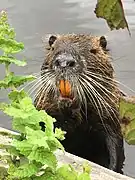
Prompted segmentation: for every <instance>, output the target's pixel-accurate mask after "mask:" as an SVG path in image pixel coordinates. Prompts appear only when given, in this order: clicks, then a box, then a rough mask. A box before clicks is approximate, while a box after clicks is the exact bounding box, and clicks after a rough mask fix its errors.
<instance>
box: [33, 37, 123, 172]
mask: <svg viewBox="0 0 135 180" xmlns="http://www.w3.org/2000/svg"><path fill="white" fill-rule="evenodd" d="M50 42H51V46H50V47H49V48H47V49H48V50H47V52H46V54H45V61H44V63H43V65H42V70H43V69H45V67H46V66H47V67H48V68H50V69H51V68H52V61H53V59H55V55H56V54H57V53H58V52H61V51H66V52H68V53H69V54H70V53H71V54H72V53H73V54H75V57H77V55H78V54H79V56H80V58H81V60H83V62H82V66H80V68H82V69H81V70H82V71H83V69H84V70H86V69H88V71H90V72H93V73H96V74H97V75H100V76H101V77H106V80H107V82H103V81H102V80H100V79H98V83H100V84H101V85H102V86H104V87H105V89H106V90H107V91H106V92H109V91H110V92H111V93H112V94H113V95H112V94H110V93H108V96H109V97H110V98H111V99H112V101H110V99H109V98H108V96H106V95H105V94H104V93H103V92H102V91H100V89H98V87H96V86H95V85H94V84H92V82H91V84H92V85H93V86H94V87H95V88H96V89H97V91H98V92H99V93H100V94H101V96H102V97H103V98H104V99H105V101H106V102H107V103H108V104H109V105H110V107H111V108H113V112H112V111H111V110H110V109H109V113H110V115H111V116H112V117H113V119H112V118H110V117H109V115H108V113H107V112H106V109H105V107H104V106H103V105H102V106H103V107H102V110H103V112H102V118H103V121H101V119H100V117H99V115H98V112H97V110H96V108H95V107H94V106H93V104H91V102H90V101H89V100H88V102H87V108H88V109H87V117H86V115H84V114H83V113H82V111H81V106H82V105H81V104H77V103H72V106H70V108H64V109H63V110H62V109H60V108H59V104H58V102H57V100H56V99H55V98H54V96H55V94H53V93H43V91H41V89H40V90H39V91H40V92H41V93H39V94H38V96H37V97H36V99H35V106H36V107H37V109H43V110H45V111H46V112H47V113H48V114H50V115H51V116H53V117H55V118H56V120H57V122H56V126H57V127H61V128H62V129H63V130H66V131H67V135H66V140H65V141H64V142H63V144H64V147H65V148H66V150H67V151H69V152H71V153H73V154H76V155H79V156H81V157H84V158H87V159H88V160H93V161H94V162H97V163H99V164H101V165H103V166H106V167H108V168H110V169H112V170H114V171H117V172H122V171H121V168H122V165H123V161H124V153H123V140H122V135H121V128H120V120H119V97H120V91H119V89H118V87H117V84H116V83H115V80H114V78H115V77H114V69H113V67H112V64H111V57H110V55H109V53H108V51H107V49H106V47H102V45H101V41H100V37H97V36H91V35H76V34H67V35H58V36H57V39H56V40H55V41H54V42H52V41H50ZM81 70H80V71H81ZM78 71H79V70H78ZM78 71H77V73H78ZM100 76H99V77H100ZM43 88H44V87H43ZM84 112H85V111H84ZM114 113H115V115H114ZM66 116H67V117H68V118H67V120H65V119H66ZM90 129H92V130H90ZM106 131H108V132H106ZM95 132H96V134H95ZM100 133H101V134H100ZM108 133H109V134H110V135H109V134H108ZM83 136H84V137H83ZM102 136H103V139H102ZM77 137H78V138H80V139H81V137H82V138H84V141H85V139H87V138H88V137H89V138H88V140H86V141H87V143H86V144H85V145H83V143H84V142H83V139H82V141H81V140H80V142H78V143H75V141H78V140H77V139H76V138H77ZM100 137H101V140H98V139H96V140H95V141H97V143H98V144H95V141H94V138H99V139H100ZM110 137H111V138H110ZM111 139H113V140H111ZM72 140H73V144H76V146H75V145H72V142H71V141H72ZM89 143H91V144H92V145H89ZM100 143H101V145H99V144H100ZM104 143H105V145H104ZM102 145H103V147H101V149H102V148H103V152H102V150H101V153H100V152H97V155H95V154H94V153H95V152H94V151H95V150H94V148H100V146H102ZM72 146H73V147H72ZM82 146H84V148H85V146H86V151H85V152H84V150H83V149H81V147H82ZM87 146H88V147H87ZM98 146H99V147H98ZM104 146H107V149H104ZM78 148H80V149H81V150H80V151H79V150H78ZM82 148H83V147H82ZM99 151H100V150H99ZM107 153H108V154H107ZM96 156H97V157H98V156H99V159H97V157H96ZM111 159H112V160H111ZM114 159H115V162H113V161H114ZM111 161H112V162H111Z"/></svg>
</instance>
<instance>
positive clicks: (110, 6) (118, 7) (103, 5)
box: [95, 0, 129, 30]
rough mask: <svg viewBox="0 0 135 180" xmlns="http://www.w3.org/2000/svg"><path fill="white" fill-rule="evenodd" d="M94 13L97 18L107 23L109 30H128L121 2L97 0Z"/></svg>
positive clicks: (118, 0) (119, 0) (116, 0)
mask: <svg viewBox="0 0 135 180" xmlns="http://www.w3.org/2000/svg"><path fill="white" fill-rule="evenodd" d="M95 13H96V16H97V17H98V18H99V17H101V18H104V19H105V20H106V21H107V24H108V26H109V27H110V29H111V30H113V29H120V28H122V29H123V28H127V29H128V30H129V27H128V23H127V21H126V18H125V14H124V9H123V5H122V2H121V0H109V1H108V0H98V1H97V5H96V9H95Z"/></svg>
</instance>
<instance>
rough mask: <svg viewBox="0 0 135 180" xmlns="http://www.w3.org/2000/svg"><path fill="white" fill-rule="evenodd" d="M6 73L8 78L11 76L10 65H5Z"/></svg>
mask: <svg viewBox="0 0 135 180" xmlns="http://www.w3.org/2000/svg"><path fill="white" fill-rule="evenodd" d="M5 71H6V76H8V75H9V74H10V69H9V63H6V64H5Z"/></svg>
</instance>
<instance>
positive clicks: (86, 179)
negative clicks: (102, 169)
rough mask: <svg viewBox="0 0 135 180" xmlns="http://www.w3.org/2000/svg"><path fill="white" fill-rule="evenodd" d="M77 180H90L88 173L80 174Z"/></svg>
mask: <svg viewBox="0 0 135 180" xmlns="http://www.w3.org/2000/svg"><path fill="white" fill-rule="evenodd" d="M77 180H90V175H89V174H88V173H82V174H80V175H79V177H78V178H77Z"/></svg>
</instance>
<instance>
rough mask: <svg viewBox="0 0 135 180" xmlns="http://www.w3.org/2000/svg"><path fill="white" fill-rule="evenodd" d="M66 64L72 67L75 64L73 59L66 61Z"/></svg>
mask: <svg viewBox="0 0 135 180" xmlns="http://www.w3.org/2000/svg"><path fill="white" fill-rule="evenodd" d="M67 65H68V66H69V67H74V66H75V61H68V62H67Z"/></svg>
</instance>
